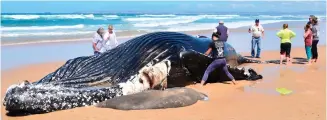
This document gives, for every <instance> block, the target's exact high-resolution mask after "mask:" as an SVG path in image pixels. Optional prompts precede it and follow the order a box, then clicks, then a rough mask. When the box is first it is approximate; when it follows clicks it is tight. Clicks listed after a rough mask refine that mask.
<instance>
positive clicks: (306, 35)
mask: <svg viewBox="0 0 327 120" xmlns="http://www.w3.org/2000/svg"><path fill="white" fill-rule="evenodd" d="M309 33H310V32H309V30H307V31H306V32H305V33H304V35H303V38H306V37H308V35H309Z"/></svg>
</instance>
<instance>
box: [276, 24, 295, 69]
mask: <svg viewBox="0 0 327 120" xmlns="http://www.w3.org/2000/svg"><path fill="white" fill-rule="evenodd" d="M295 35H296V34H295V33H294V32H293V31H291V30H290V29H288V24H283V29H282V30H280V31H279V32H277V36H278V37H279V38H280V42H281V44H280V64H283V59H284V56H285V57H286V64H287V65H288V64H290V63H291V46H292V45H291V38H293V37H295Z"/></svg>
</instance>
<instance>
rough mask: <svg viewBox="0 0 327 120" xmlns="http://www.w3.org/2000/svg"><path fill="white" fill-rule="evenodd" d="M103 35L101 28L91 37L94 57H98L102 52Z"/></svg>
mask: <svg viewBox="0 0 327 120" xmlns="http://www.w3.org/2000/svg"><path fill="white" fill-rule="evenodd" d="M103 33H104V29H103V28H99V29H98V30H97V32H96V33H95V34H94V36H93V40H92V47H93V51H94V55H99V54H100V53H102V52H104V47H103V46H104V40H103V38H102V36H103Z"/></svg>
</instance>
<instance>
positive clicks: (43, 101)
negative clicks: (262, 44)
mask: <svg viewBox="0 0 327 120" xmlns="http://www.w3.org/2000/svg"><path fill="white" fill-rule="evenodd" d="M210 42H211V40H210V39H208V38H195V37H192V36H189V35H186V34H182V33H177V32H154V33H148V34H145V35H142V36H139V37H136V38H133V39H131V40H129V41H127V42H125V43H123V44H121V45H119V46H117V47H116V48H114V49H111V50H109V51H107V52H105V53H102V54H100V55H99V56H82V57H77V58H74V59H70V60H68V61H67V62H66V63H65V64H64V65H63V66H61V67H60V68H58V69H57V70H56V71H54V72H52V73H50V74H48V75H47V76H45V77H44V78H42V79H41V80H39V81H36V82H33V83H29V82H24V83H22V84H20V85H12V86H10V87H9V88H8V89H7V92H6V95H5V97H4V102H3V104H4V106H5V109H6V110H7V111H9V112H12V113H15V112H22V111H23V112H28V113H44V112H51V111H56V110H64V109H71V108H75V107H81V106H87V105H93V104H95V103H99V102H102V101H105V100H107V99H112V98H114V97H118V96H122V95H125V94H124V93H123V88H124V87H123V86H122V85H121V83H127V82H129V81H132V77H133V76H135V75H136V74H138V71H139V70H140V69H141V68H143V67H144V66H146V65H154V64H156V63H158V62H160V61H163V60H169V61H170V62H171V69H170V71H169V75H168V76H167V82H168V87H169V88H170V87H184V86H186V85H187V84H188V83H190V82H194V81H195V82H198V81H199V80H200V78H201V77H202V75H203V73H204V71H205V68H206V67H207V66H208V65H209V64H210V62H211V61H212V60H213V59H211V58H210V57H207V56H204V55H203V54H202V53H204V52H205V51H206V50H207V48H208V45H209V43H210ZM225 48H226V50H227V51H226V54H225V55H226V58H227V61H228V63H229V64H230V65H231V66H230V67H229V71H230V72H231V73H232V75H233V76H234V77H235V79H236V80H257V79H260V78H262V76H261V75H258V74H256V73H255V71H254V70H251V69H250V70H245V69H239V68H236V67H237V65H238V64H242V63H260V61H255V60H249V59H246V58H244V57H242V56H240V55H238V54H236V51H235V50H234V48H233V47H232V46H230V45H229V44H227V43H226V47H225ZM251 71H252V72H251ZM219 72H220V71H219V70H216V71H214V72H213V73H212V74H211V75H210V76H209V79H208V81H209V82H210V81H211V82H215V81H218V80H220V81H221V80H228V79H225V78H226V77H224V75H223V74H221V73H219ZM246 72H250V74H247V75H245V74H244V73H246Z"/></svg>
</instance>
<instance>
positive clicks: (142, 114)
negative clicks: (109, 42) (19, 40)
mask: <svg viewBox="0 0 327 120" xmlns="http://www.w3.org/2000/svg"><path fill="white" fill-rule="evenodd" d="M325 51H326V47H325V46H319V61H318V63H316V64H314V65H311V66H307V65H303V64H300V63H296V64H293V65H290V66H285V65H282V66H281V67H279V68H278V66H280V65H276V64H247V65H246V66H251V67H252V68H255V69H256V70H257V71H258V72H259V73H260V74H263V77H264V79H263V80H261V81H259V83H257V84H255V85H254V86H253V87H248V85H250V84H253V83H252V82H247V81H239V82H238V85H236V86H234V85H231V84H223V83H214V84H208V85H207V86H205V87H202V88H201V87H200V86H199V85H198V84H197V85H192V86H188V87H191V88H195V89H197V90H199V91H203V92H205V93H206V94H207V95H208V96H209V101H199V102H198V103H196V104H194V105H192V106H188V107H184V108H172V109H160V110H143V111H119V110H113V109H106V108H95V107H92V106H89V107H81V108H75V109H70V110H63V111H57V112H52V113H47V114H39V115H29V116H20V117H8V116H6V111H5V109H4V107H3V106H2V109H1V110H2V112H1V115H2V119H3V120H8V119H9V120H57V119H61V120H63V119H73V120H108V119H113V120H115V119H119V120H154V119H157V120H218V119H220V120H325V119H326V111H325V110H326V108H325V106H326V105H325V101H326V100H325V98H326V96H325V95H326V93H325V91H326V90H325V85H326V83H325V82H326V81H325V80H326V59H325V58H326V56H325V55H326V52H325ZM244 55H249V54H244ZM291 55H292V57H293V58H296V57H299V58H305V56H306V55H305V51H304V48H294V49H292V53H291ZM261 59H264V60H268V59H275V60H278V59H279V53H278V51H263V52H262V58H261ZM294 61H296V60H295V59H294ZM62 64H64V62H56V63H44V64H36V65H29V66H22V67H20V68H14V69H10V70H7V71H1V73H2V76H1V77H2V78H1V79H2V83H1V97H3V96H4V93H5V90H6V89H7V88H8V86H9V85H11V84H15V83H18V82H20V81H22V80H25V79H26V80H39V79H41V78H42V77H44V76H45V75H47V74H48V73H50V72H53V71H54V70H56V69H57V68H58V67H60V66H61V65H62ZM277 87H285V88H287V89H291V90H293V91H294V92H293V93H292V94H290V95H287V96H281V95H277V94H275V92H274V90H275V88H277Z"/></svg>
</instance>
